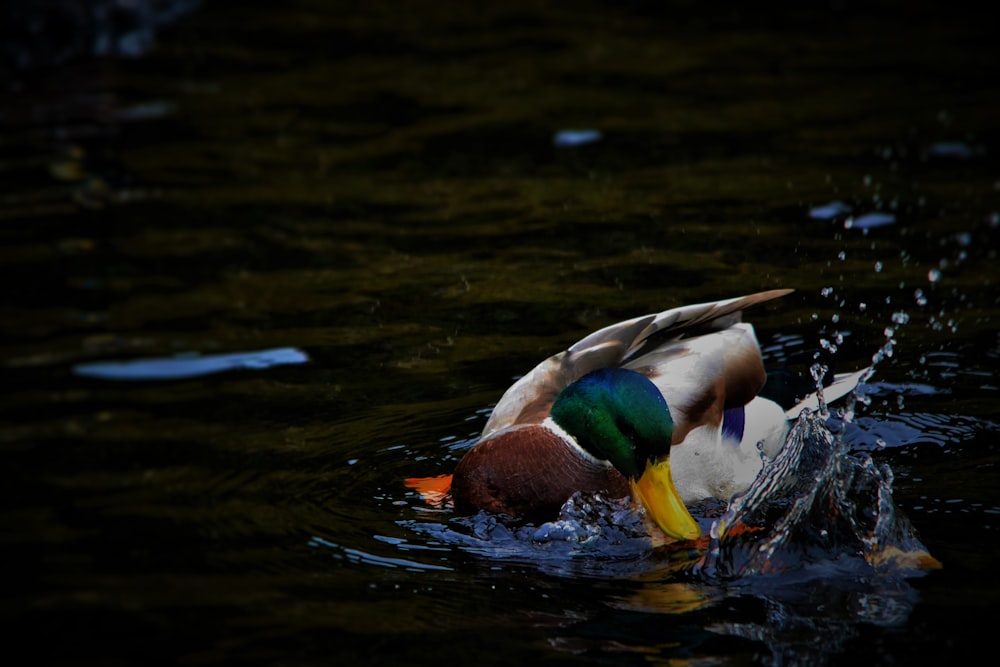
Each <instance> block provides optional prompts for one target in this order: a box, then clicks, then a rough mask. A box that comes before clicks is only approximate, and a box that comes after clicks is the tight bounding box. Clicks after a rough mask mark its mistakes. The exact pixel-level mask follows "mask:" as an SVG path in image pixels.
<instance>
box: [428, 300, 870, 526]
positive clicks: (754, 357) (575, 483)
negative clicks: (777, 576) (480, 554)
mask: <svg viewBox="0 0 1000 667" xmlns="http://www.w3.org/2000/svg"><path fill="white" fill-rule="evenodd" d="M792 291H793V290H789V289H781V290H772V291H767V292H759V293H756V294H750V295H747V296H742V297H737V298H733V299H726V300H722V301H714V302H709V303H702V304H697V305H692V306H682V307H679V308H672V309H670V310H665V311H663V312H661V313H656V314H650V315H644V316H642V317H637V318H634V319H631V320H627V321H625V322H619V323H618V324H612V325H611V326H608V327H605V328H603V329H601V330H599V331H596V332H594V333H592V334H590V335H589V336H587V337H585V338H583V339H582V340H580V341H579V342H577V343H575V344H574V345H572V346H570V347H569V349H567V350H565V351H563V352H560V353H559V354H556V355H555V356H552V357H550V358H548V359H546V360H545V361H543V362H542V363H541V364H539V365H538V366H536V367H535V368H534V369H533V370H532V371H531V372H529V373H528V374H527V375H525V376H523V377H522V378H520V379H519V380H518V381H517V382H515V383H514V384H513V386H511V387H510V388H509V389H508V390H507V391H506V392H505V393H504V394H503V396H502V397H501V398H500V400H499V402H498V403H497V405H496V407H494V409H493V412H492V413H491V415H490V417H489V419H488V420H487V422H486V426H485V427H484V429H483V432H482V435H481V437H480V439H479V440H478V442H477V443H476V444H475V445H473V447H472V448H471V449H469V450H468V451H467V452H466V453H465V455H464V456H463V458H462V459H461V461H460V462H459V463H458V466H457V467H456V468H455V471H454V474H453V475H452V476H451V478H450V480H449V479H448V478H447V477H445V478H442V479H439V480H438V481H437V483H436V484H435V483H432V484H428V483H426V481H425V482H424V483H422V484H421V483H420V481H419V480H411V481H410V486H413V487H415V488H419V489H421V490H423V491H430V492H435V491H436V492H437V493H438V495H440V494H442V493H445V492H447V491H448V490H449V486H450V493H451V498H452V501H453V504H454V508H455V511H456V513H459V514H473V513H475V512H477V511H479V510H486V511H487V512H491V513H496V514H506V515H508V516H511V517H515V518H522V519H525V520H530V521H546V520H552V519H554V518H556V517H557V516H558V514H559V510H560V508H561V507H562V505H563V504H564V503H565V502H566V501H567V500H568V499H569V497H570V496H571V495H573V493H575V492H577V491H586V492H604V493H605V494H607V495H608V496H609V497H612V498H621V497H625V496H628V495H631V496H632V498H633V499H635V500H636V501H638V502H639V503H640V504H641V505H642V506H643V507H644V508H645V511H646V512H647V514H648V516H649V517H650V518H651V519H652V520H653V521H654V522H655V523H656V525H657V526H659V528H660V529H661V530H662V531H663V533H665V534H666V535H667V536H668V537H670V538H672V539H674V540H687V539H695V538H697V537H699V535H700V528H699V526H698V523H697V522H696V521H695V520H694V518H693V517H692V516H691V514H690V512H689V511H688V509H687V507H686V505H687V504H691V503H694V502H697V501H699V500H702V499H705V498H709V497H715V498H720V499H724V500H728V499H729V498H730V497H731V496H732V495H733V494H734V493H737V492H739V491H742V490H745V489H746V488H748V487H749V485H750V483H751V482H752V481H753V479H754V478H755V477H756V476H757V474H758V473H759V472H760V470H761V468H762V465H763V463H762V459H761V451H763V452H764V454H766V455H768V456H769V457H773V456H774V455H775V454H777V452H778V451H779V450H780V449H781V446H782V444H783V443H784V440H785V436H786V434H787V432H788V428H789V422H790V420H791V419H795V418H797V417H798V414H799V413H800V412H801V410H802V409H803V408H806V407H815V406H816V405H817V404H818V398H817V397H816V395H815V394H813V395H812V396H808V397H806V398H805V399H804V400H801V401H799V402H798V403H797V404H796V405H794V406H793V407H791V408H790V409H789V408H788V407H787V406H786V407H783V406H782V405H780V404H779V403H777V402H775V401H774V400H771V399H770V398H766V397H765V396H763V395H761V390H762V388H764V386H765V382H766V379H767V375H766V373H765V370H764V364H763V359H762V358H761V351H760V345H759V344H758V342H757V338H756V335H755V333H754V330H753V327H752V326H751V325H750V324H748V323H745V322H742V312H743V311H744V310H746V309H747V308H750V307H752V306H757V305H759V304H762V303H764V302H767V301H771V300H772V299H777V298H779V297H782V296H784V295H786V294H789V293H790V292H792ZM863 373H864V371H859V372H858V373H854V374H851V375H845V376H838V377H837V379H836V381H835V382H834V383H833V385H832V386H830V387H828V388H827V389H826V390H825V392H824V394H825V397H826V398H827V399H828V400H833V399H835V398H838V397H840V396H842V395H844V394H846V393H847V392H849V391H850V390H851V389H853V387H854V386H855V385H856V384H857V382H858V380H859V378H860V377H861V375H862V374H863Z"/></svg>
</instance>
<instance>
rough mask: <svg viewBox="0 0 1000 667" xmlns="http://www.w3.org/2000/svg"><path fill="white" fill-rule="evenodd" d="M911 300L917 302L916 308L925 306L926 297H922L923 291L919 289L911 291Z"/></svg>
mask: <svg viewBox="0 0 1000 667" xmlns="http://www.w3.org/2000/svg"><path fill="white" fill-rule="evenodd" d="M913 299H914V300H915V301H916V302H917V305H918V306H926V305H927V297H926V296H924V291H923V290H922V289H920V288H919V287H918V288H917V289H915V290H914V291H913Z"/></svg>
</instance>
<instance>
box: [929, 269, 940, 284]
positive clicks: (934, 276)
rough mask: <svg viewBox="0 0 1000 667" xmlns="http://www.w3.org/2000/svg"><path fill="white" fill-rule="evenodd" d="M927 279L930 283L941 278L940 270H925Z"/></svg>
mask: <svg viewBox="0 0 1000 667" xmlns="http://www.w3.org/2000/svg"><path fill="white" fill-rule="evenodd" d="M927 280H929V281H930V282H931V283H936V282H938V281H940V280H941V272H940V271H939V270H937V269H931V270H930V271H928V272H927Z"/></svg>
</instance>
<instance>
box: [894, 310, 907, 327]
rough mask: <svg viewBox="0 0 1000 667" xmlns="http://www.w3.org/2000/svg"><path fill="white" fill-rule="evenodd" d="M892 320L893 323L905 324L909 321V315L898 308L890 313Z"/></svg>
mask: <svg viewBox="0 0 1000 667" xmlns="http://www.w3.org/2000/svg"><path fill="white" fill-rule="evenodd" d="M892 321H893V324H907V323H908V322H909V321H910V316H909V315H908V314H907V313H905V312H903V311H902V310H898V311H896V312H895V313H893V314H892Z"/></svg>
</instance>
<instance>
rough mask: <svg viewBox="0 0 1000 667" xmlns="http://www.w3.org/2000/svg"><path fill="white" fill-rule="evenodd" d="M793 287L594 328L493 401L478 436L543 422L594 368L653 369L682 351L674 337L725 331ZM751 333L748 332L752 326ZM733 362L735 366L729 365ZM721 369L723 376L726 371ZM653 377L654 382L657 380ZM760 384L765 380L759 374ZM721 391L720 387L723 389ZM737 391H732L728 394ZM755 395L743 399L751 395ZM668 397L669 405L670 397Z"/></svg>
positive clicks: (755, 346)
mask: <svg viewBox="0 0 1000 667" xmlns="http://www.w3.org/2000/svg"><path fill="white" fill-rule="evenodd" d="M792 291H793V290H790V289H782V290H770V291H767V292H759V293H756V294H750V295H747V296H742V297H737V298H733V299H725V300H722V301H712V302H707V303H701V304H695V305H690V306H680V307H678V308H671V309H670V310H665V311H663V312H660V313H655V314H650V315H643V316H640V317H636V318H633V319H630V320H625V321H624V322H618V323H616V324H612V325H610V326H607V327H604V328H603V329H600V330H598V331H595V332H594V333H592V334H590V335H588V336H586V337H584V338H583V339H581V340H580V341H578V342H576V343H574V344H573V345H572V346H570V347H569V348H568V349H567V350H565V351H563V352H560V353H559V354H556V355H554V356H552V357H549V358H548V359H546V360H545V361H543V362H542V363H540V364H539V365H538V366H536V367H535V368H534V369H532V370H531V372H529V373H528V374H527V375H525V376H523V377H522V378H520V379H519V380H518V381H517V382H515V383H514V384H513V385H512V386H511V387H510V388H509V389H508V390H507V391H506V392H505V393H504V395H503V396H502V397H501V398H500V400H499V402H497V405H496V407H494V409H493V412H492V414H491V415H490V418H489V420H487V422H486V426H485V428H484V429H483V434H482V437H484V438H485V437H487V436H488V435H490V434H491V433H494V432H496V431H499V430H500V429H504V428H508V427H512V426H519V425H525V424H539V423H541V422H542V421H544V420H545V418H546V417H548V415H549V411H550V409H551V408H552V403H553V402H554V401H555V399H556V397H557V396H558V395H559V393H560V392H561V391H562V390H563V389H565V388H566V387H567V386H568V385H570V384H571V383H573V382H575V381H576V380H578V379H579V378H581V377H583V376H584V375H586V374H587V373H589V372H591V371H594V370H597V369H598V368H608V367H617V366H627V367H630V368H634V369H636V370H638V369H639V368H649V369H651V372H652V370H653V369H659V368H662V366H659V365H657V364H656V363H654V361H655V360H654V358H653V357H652V356H650V355H654V353H655V354H659V355H661V358H662V359H666V358H668V357H674V356H678V355H683V354H684V348H683V347H677V346H675V345H673V344H675V343H676V342H677V341H681V340H683V339H685V338H697V337H699V336H702V335H703V334H706V333H711V332H719V331H722V330H726V329H728V328H730V327H732V326H733V325H734V324H736V323H738V322H739V321H740V317H741V315H740V314H741V312H742V311H743V310H745V309H747V308H750V307H752V306H756V305H758V304H761V303H764V302H766V301H770V300H772V299H777V298H779V297H782V296H785V295H786V294H789V293H790V292H792ZM750 335H751V337H752V329H751V330H750ZM743 337H745V335H743ZM753 349H754V350H756V358H757V360H758V362H759V360H760V349H759V347H758V346H757V344H756V338H753ZM740 350H741V351H740V352H739V353H738V354H734V355H730V353H729V352H726V353H725V355H724V356H726V357H729V356H732V357H733V358H734V359H739V358H743V357H744V356H745V355H746V352H745V346H743V345H741V346H740ZM729 365H730V364H728V363H727V364H724V366H729ZM735 367H736V366H735V365H734V366H733V368H735ZM641 372H642V371H641ZM721 372H722V376H723V377H725V376H726V374H725V372H724V370H723V371H721ZM761 373H763V368H762V364H761ZM661 375H662V374H661ZM651 379H653V378H652V376H651ZM653 381H654V383H655V382H656V380H655V379H653ZM744 384H752V383H744ZM760 384H763V379H761V380H760ZM658 386H659V385H658ZM759 388H760V387H759V386H757V387H756V388H755V389H754V394H753V395H755V393H756V390H758V389H759ZM661 390H662V387H661ZM725 393H726V392H725V391H724V392H723V394H724V395H725ZM736 395H737V394H736V391H735V390H734V391H733V394H732V396H734V397H735V396H736ZM753 395H750V396H749V397H748V398H746V400H747V401H748V400H750V399H751V398H753ZM667 401H668V404H669V401H670V397H669V396H667ZM744 402H746V401H744Z"/></svg>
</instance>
